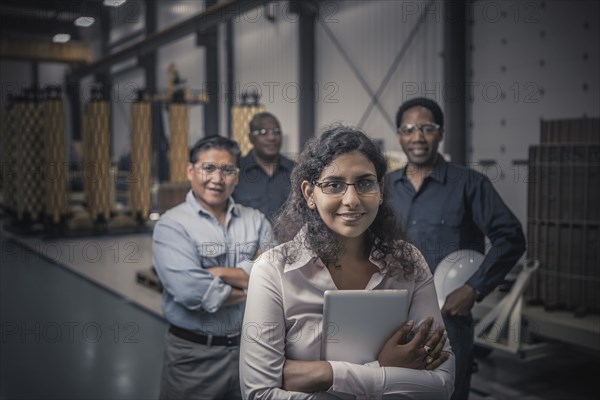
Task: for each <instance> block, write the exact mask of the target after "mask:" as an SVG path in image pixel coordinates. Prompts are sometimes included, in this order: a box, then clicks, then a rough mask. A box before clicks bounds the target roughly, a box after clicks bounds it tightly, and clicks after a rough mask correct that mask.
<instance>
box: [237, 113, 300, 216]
mask: <svg viewBox="0 0 600 400" xmlns="http://www.w3.org/2000/svg"><path fill="white" fill-rule="evenodd" d="M249 127H250V133H249V134H250V142H251V143H252V145H253V146H254V147H253V149H252V150H251V151H250V152H249V153H248V155H246V156H245V157H244V158H242V161H241V163H240V183H239V184H238V186H237V188H236V189H235V192H234V193H233V198H234V199H235V200H236V201H237V202H239V203H241V204H244V205H245V206H248V207H253V208H256V209H258V210H260V211H261V212H262V213H263V214H265V215H266V216H267V218H269V220H270V221H273V219H274V217H275V215H276V214H277V212H278V211H279V209H280V208H281V206H282V205H283V203H284V202H285V200H286V199H287V197H288V195H289V193H290V177H291V173H292V169H293V168H294V163H293V161H291V160H290V159H288V158H286V157H284V156H282V155H281V154H280V150H281V136H282V132H281V126H280V125H279V121H278V120H277V118H275V116H274V115H273V114H271V113H268V112H262V113H258V114H256V115H254V117H253V118H252V120H251V121H250V124H249Z"/></svg>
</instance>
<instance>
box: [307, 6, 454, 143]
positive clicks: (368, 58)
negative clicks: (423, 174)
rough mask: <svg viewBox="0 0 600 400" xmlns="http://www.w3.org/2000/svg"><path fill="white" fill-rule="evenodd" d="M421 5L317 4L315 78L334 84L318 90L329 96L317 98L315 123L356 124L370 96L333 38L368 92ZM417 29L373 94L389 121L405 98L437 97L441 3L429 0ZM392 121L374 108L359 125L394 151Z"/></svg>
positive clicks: (397, 49) (440, 73)
mask: <svg viewBox="0 0 600 400" xmlns="http://www.w3.org/2000/svg"><path fill="white" fill-rule="evenodd" d="M426 4H427V3H426V2H404V1H369V2H357V1H340V2H324V3H323V4H322V5H321V15H320V18H319V20H318V24H317V79H318V81H319V84H320V85H321V87H323V85H327V84H329V85H333V87H335V94H332V93H333V92H332V91H331V90H329V91H323V90H321V94H325V95H327V94H329V97H321V98H320V99H319V101H318V107H317V125H318V126H321V127H322V126H326V125H329V124H330V123H331V122H334V121H340V122H344V123H347V124H351V125H358V124H359V122H360V121H361V118H363V116H364V115H366V111H367V108H368V107H369V103H370V101H371V96H370V94H369V93H368V91H367V90H366V89H365V88H364V87H363V85H361V83H360V81H359V79H358V78H357V73H355V72H353V70H352V68H351V67H350V65H349V62H348V61H346V59H345V58H344V57H343V56H342V52H341V51H340V50H339V49H338V47H337V46H336V45H335V44H334V42H335V41H337V42H339V45H340V47H341V48H342V49H343V51H344V52H345V53H347V55H348V57H349V59H350V60H351V63H352V64H354V66H355V68H356V70H357V71H358V74H359V75H360V76H362V78H363V79H364V80H365V82H366V84H367V85H368V87H369V90H370V91H371V93H375V92H376V91H377V90H378V89H379V87H380V85H381V84H382V82H383V80H384V77H385V76H386V74H387V73H388V71H390V69H391V66H392V64H393V63H394V59H395V58H396V57H397V55H398V54H399V53H400V50H401V49H402V47H403V46H404V45H405V43H406V42H407V37H408V35H409V33H410V31H411V30H412V29H413V28H414V27H415V26H416V25H417V21H418V18H419V15H420V13H421V12H423V11H424V9H425V8H424V7H425V5H426ZM418 29H419V30H418V32H417V35H416V36H415V38H414V40H413V41H412V42H411V43H410V45H409V46H408V48H407V51H406V53H405V54H404V56H403V57H402V58H401V59H400V62H399V64H398V65H397V66H396V68H395V69H391V70H392V76H391V79H389V82H388V83H387V84H386V85H385V86H383V89H382V92H381V93H380V97H379V99H378V101H379V102H380V104H381V105H382V108H383V110H384V111H385V113H386V114H387V115H388V117H389V119H390V120H391V121H394V119H395V115H396V111H397V109H398V107H399V106H400V104H401V103H402V102H403V101H405V100H407V99H408V98H411V97H415V96H422V95H429V96H431V97H435V98H436V99H437V100H440V101H441V100H442V98H441V95H442V83H443V81H442V77H443V59H442V58H441V54H442V47H443V37H442V33H443V6H442V3H441V2H435V3H434V4H433V6H432V8H431V9H429V13H428V14H427V15H426V17H425V20H424V23H423V24H421V25H420V26H419V28H418ZM332 36H333V38H332ZM393 125H394V124H393V123H390V122H388V120H386V118H385V117H384V115H383V114H382V112H381V111H380V110H379V109H377V108H376V107H374V108H373V110H372V111H371V113H370V114H368V117H367V118H366V119H365V120H364V122H363V123H362V126H361V127H362V128H363V129H364V130H365V131H366V132H367V133H368V134H369V135H371V136H373V137H375V138H378V139H382V140H383V141H384V144H385V148H386V150H394V151H399V150H400V145H399V144H398V141H397V139H396V135H395V134H394V132H395V127H394V126H393Z"/></svg>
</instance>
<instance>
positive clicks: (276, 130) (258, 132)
mask: <svg viewBox="0 0 600 400" xmlns="http://www.w3.org/2000/svg"><path fill="white" fill-rule="evenodd" d="M268 133H272V134H273V135H275V136H281V133H282V132H281V129H279V128H271V129H267V128H261V129H255V130H253V131H252V132H250V134H251V135H252V136H266V135H267V134H268Z"/></svg>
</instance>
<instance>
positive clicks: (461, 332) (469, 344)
mask: <svg viewBox="0 0 600 400" xmlns="http://www.w3.org/2000/svg"><path fill="white" fill-rule="evenodd" d="M444 324H445V325H446V332H448V338H449V339H450V346H452V351H453V352H454V356H455V362H456V370H455V379H454V393H453V394H452V397H451V398H450V399H451V400H466V399H468V398H469V389H470V387H471V370H472V368H473V338H474V336H473V335H474V333H473V317H472V316H471V314H469V315H468V316H450V315H444Z"/></svg>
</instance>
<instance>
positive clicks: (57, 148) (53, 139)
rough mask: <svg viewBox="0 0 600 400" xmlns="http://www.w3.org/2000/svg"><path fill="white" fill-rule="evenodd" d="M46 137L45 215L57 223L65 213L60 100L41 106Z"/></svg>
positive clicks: (63, 128)
mask: <svg viewBox="0 0 600 400" xmlns="http://www.w3.org/2000/svg"><path fill="white" fill-rule="evenodd" d="M43 109H44V128H45V135H46V146H45V158H46V174H45V179H44V183H45V187H46V204H45V210H46V215H47V216H49V217H50V219H51V220H52V222H53V223H55V224H56V223H59V222H60V220H61V217H62V216H63V215H65V214H66V213H67V193H68V187H67V171H66V155H65V106H64V103H63V101H62V100H57V99H53V100H48V101H46V102H44V104H43Z"/></svg>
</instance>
